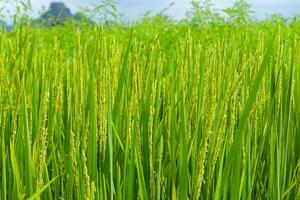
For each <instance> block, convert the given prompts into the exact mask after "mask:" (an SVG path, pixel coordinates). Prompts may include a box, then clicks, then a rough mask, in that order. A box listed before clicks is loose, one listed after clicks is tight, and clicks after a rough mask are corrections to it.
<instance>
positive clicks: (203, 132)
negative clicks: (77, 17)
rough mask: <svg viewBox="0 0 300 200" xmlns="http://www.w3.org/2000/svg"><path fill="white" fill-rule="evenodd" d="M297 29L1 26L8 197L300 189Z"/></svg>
mask: <svg viewBox="0 0 300 200" xmlns="http://www.w3.org/2000/svg"><path fill="white" fill-rule="evenodd" d="M295 27H296V28H295ZM297 28H299V26H298V25H297V26H296V25H295V26H284V25H280V24H279V25H278V24H277V25H272V24H249V25H247V26H242V27H239V28H236V27H235V26H232V25H231V24H227V25H222V26H221V25H220V26H217V27H212V28H209V27H207V28H194V27H191V26H188V25H168V26H165V25H162V26H151V27H148V26H144V25H143V24H135V25H133V26H132V27H123V26H121V27H120V26H117V27H110V28H105V27H102V28H101V27H96V26H84V27H74V26H68V25H65V26H61V27H54V28H51V29H44V28H28V27H25V26H21V27H19V28H17V29H15V30H14V31H13V32H9V33H7V32H2V33H0V149H1V153H0V160H1V163H0V171H1V173H0V180H1V181H0V199H3V200H6V199H8V200H9V199H30V200H33V199H144V200H146V199H179V200H181V199H215V200H217V199H300V159H299V158H300V68H299V66H300V40H299V39H300V38H299V33H298V32H297V31H296V29H297Z"/></svg>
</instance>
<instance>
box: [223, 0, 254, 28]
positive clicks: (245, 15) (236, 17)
mask: <svg viewBox="0 0 300 200" xmlns="http://www.w3.org/2000/svg"><path fill="white" fill-rule="evenodd" d="M224 12H225V13H226V14H227V15H228V19H227V20H228V22H229V23H232V24H235V25H244V24H248V23H251V22H253V11H251V4H249V3H247V0H238V1H236V2H235V3H234V4H233V6H232V7H230V8H226V9H224Z"/></svg>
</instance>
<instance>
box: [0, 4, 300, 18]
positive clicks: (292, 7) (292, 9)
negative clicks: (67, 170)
mask: <svg viewBox="0 0 300 200" xmlns="http://www.w3.org/2000/svg"><path fill="white" fill-rule="evenodd" d="M5 1H7V0H0V7H3V6H4V11H5V12H6V13H7V10H8V11H9V12H10V13H13V12H14V10H15V9H14V7H15V3H3V2H5ZM12 1H13V0H11V2H12ZM14 1H15V0H14ZM19 1H20V0H19ZM53 1H55V2H57V1H59V2H64V3H65V4H66V6H67V7H69V8H70V9H71V11H72V12H73V13H74V12H76V11H77V10H78V8H79V7H86V6H92V5H94V4H99V3H100V2H101V0H31V4H32V9H33V11H32V13H31V16H32V17H38V16H39V13H40V12H41V10H42V8H43V7H44V9H47V8H48V7H49V4H50V2H53ZM117 2H118V9H119V11H120V12H121V13H124V15H125V17H126V18H127V19H129V20H133V19H138V18H139V17H140V16H141V15H142V14H143V13H145V12H146V11H148V10H151V11H152V13H156V12H159V11H161V10H163V9H165V8H167V7H169V5H170V3H172V2H174V5H173V6H171V7H170V8H169V9H168V10H167V11H166V14H168V15H170V16H172V17H173V18H174V19H180V18H182V17H184V16H185V13H186V11H187V10H188V9H189V8H190V5H191V4H190V2H191V0H117ZM212 2H213V3H214V4H215V6H216V8H217V9H220V10H222V9H224V8H226V7H230V6H231V5H232V4H233V2H234V0H212ZM248 2H249V3H250V4H251V5H252V10H253V11H254V12H255V13H256V14H255V15H256V17H257V18H259V19H262V18H264V17H265V16H267V15H270V14H272V13H281V14H282V15H283V16H284V17H290V16H292V15H294V14H297V13H299V14H300V0H248ZM4 18H5V20H7V21H9V20H11V19H8V14H6V16H5V17H4Z"/></svg>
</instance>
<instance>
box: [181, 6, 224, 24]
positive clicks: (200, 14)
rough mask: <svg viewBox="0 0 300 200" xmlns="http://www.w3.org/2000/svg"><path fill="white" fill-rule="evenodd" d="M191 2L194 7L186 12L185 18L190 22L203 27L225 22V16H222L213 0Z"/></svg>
mask: <svg viewBox="0 0 300 200" xmlns="http://www.w3.org/2000/svg"><path fill="white" fill-rule="evenodd" d="M191 4H192V8H191V9H190V10H189V11H188V12H187V13H186V19H185V21H187V22H188V23H189V24H191V25H193V26H197V27H203V26H210V25H215V24H219V25H220V24H223V23H224V18H223V17H221V16H220V14H219V12H218V11H217V9H216V8H215V6H214V4H213V3H212V1H211V0H205V1H203V2H200V1H196V0H193V1H192V2H191Z"/></svg>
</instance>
